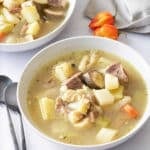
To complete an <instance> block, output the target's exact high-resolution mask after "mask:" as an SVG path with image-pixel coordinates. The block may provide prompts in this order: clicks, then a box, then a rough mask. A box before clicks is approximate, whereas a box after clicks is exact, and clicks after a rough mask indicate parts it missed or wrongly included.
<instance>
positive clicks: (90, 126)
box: [27, 50, 147, 145]
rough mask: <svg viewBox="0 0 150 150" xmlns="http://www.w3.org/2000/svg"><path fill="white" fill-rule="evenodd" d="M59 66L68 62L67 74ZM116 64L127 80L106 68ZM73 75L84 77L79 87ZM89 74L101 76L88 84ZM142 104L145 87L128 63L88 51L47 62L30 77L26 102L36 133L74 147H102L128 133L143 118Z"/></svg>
mask: <svg viewBox="0 0 150 150" xmlns="http://www.w3.org/2000/svg"><path fill="white" fill-rule="evenodd" d="M86 57H87V58H88V61H87V62H86V61H85V60H86ZM84 61H85V62H86V65H85V64H84V63H85V62H84ZM62 64H65V65H66V66H67V65H68V64H71V65H70V66H69V65H68V68H69V67H70V68H69V69H70V70H67V69H68V68H67V69H66V68H63V67H64V66H63V65H62ZM119 64H121V66H123V70H122V71H124V73H125V74H124V77H126V78H121V77H120V76H119V75H120V74H119V75H118V74H115V73H114V72H112V70H113V71H114V70H115V69H116V68H115V69H114V68H113V69H112V68H110V67H112V66H113V65H116V66H117V65H118V66H119ZM87 66H88V67H87ZM118 66H117V67H118ZM56 68H58V70H57V69H56ZM60 68H61V69H62V68H63V69H62V70H61V69H60ZM59 69H60V70H61V71H62V72H61V71H60V72H59ZM71 69H72V70H71ZM64 70H65V71H66V72H64ZM67 71H68V72H69V73H68V72H67ZM70 72H71V73H70ZM57 73H59V75H61V76H59V75H58V74H57ZM63 73H64V76H63ZM92 73H93V74H92ZM76 74H80V75H79V76H80V77H81V76H82V78H81V81H82V85H81V87H80V85H79V83H80V82H78V80H76V81H74V82H73V84H71V83H70V81H71V79H72V78H73V76H77V75H76ZM89 75H90V77H91V76H92V75H97V76H98V75H101V76H102V77H103V78H100V77H101V76H98V77H99V78H95V80H94V79H93V81H91V79H89ZM79 76H77V78H78V77H79ZM94 77H96V76H94ZM87 78H88V79H87ZM96 79H98V80H96ZM109 79H111V80H109ZM68 80H69V81H68ZM100 80H102V81H100ZM94 81H95V82H94ZM112 81H113V83H112ZM77 84H78V85H77ZM118 84H119V85H118ZM69 92H72V93H71V94H70V93H69ZM67 94H68V95H67ZM69 94H70V95H69ZM73 94H75V95H76V96H77V97H76V96H75V95H73ZM82 94H83V95H82ZM90 94H91V95H90ZM72 95H73V96H72ZM85 95H86V96H85ZM85 97H86V98H85ZM89 97H90V98H91V99H90V98H89ZM92 98H93V99H92ZM99 98H100V99H99ZM146 101H147V92H146V86H145V83H144V81H143V79H142V76H141V75H140V74H139V72H138V71H137V70H136V69H135V68H134V67H133V66H132V65H131V64H130V63H128V62H127V61H125V60H124V59H121V58H119V57H117V56H115V55H113V54H110V53H106V52H103V51H91V50H90V51H86V50H85V51H80V52H72V53H69V54H66V55H64V56H61V57H59V58H57V59H55V60H53V61H50V62H49V64H46V65H45V66H44V67H43V68H41V69H40V70H39V72H38V73H37V75H36V76H35V77H34V78H33V81H32V82H31V86H30V88H29V91H28V99H27V103H28V109H29V112H30V116H31V119H32V120H33V122H34V124H35V125H36V126H37V128H39V130H41V131H42V132H43V133H45V134H46V135H48V136H49V137H51V138H53V139H56V140H59V141H61V142H64V143H69V144H77V145H94V144H103V143H107V142H110V141H112V140H115V139H118V138H120V137H122V136H124V135H126V134H127V133H129V132H130V130H132V129H133V128H134V127H135V126H136V124H137V123H138V122H139V120H140V118H141V117H142V115H143V113H144V110H145V107H146ZM84 102H85V103H84ZM48 105H49V106H48ZM50 105H51V106H50ZM81 105H82V107H81ZM47 109H48V110H47ZM50 109H51V112H49V110H50Z"/></svg>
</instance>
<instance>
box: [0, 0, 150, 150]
mask: <svg viewBox="0 0 150 150" xmlns="http://www.w3.org/2000/svg"><path fill="white" fill-rule="evenodd" d="M87 2H88V0H77V6H76V9H75V12H74V14H73V16H72V19H71V20H70V22H69V23H68V25H67V26H66V28H65V29H64V31H63V32H62V33H61V34H60V35H59V36H58V37H57V38H55V39H54V40H53V41H57V40H61V39H63V38H67V37H72V36H79V35H91V32H90V30H89V29H88V23H89V20H88V19H87V18H85V17H84V8H85V7H86V5H87ZM119 41H121V42H123V43H126V44H128V45H130V46H131V47H133V48H135V49H136V50H137V51H138V52H139V53H140V54H141V55H142V56H143V57H144V58H145V59H146V60H147V61H148V62H149V63H150V44H149V41H150V35H139V34H133V33H132V34H131V33H121V34H120V37H119ZM37 52H38V50H36V51H31V52H23V53H4V52H0V74H5V75H8V76H9V77H10V78H12V79H13V81H18V80H19V77H20V75H21V72H22V71H23V68H24V66H25V64H26V63H27V61H28V60H29V59H30V58H31V57H32V56H33V55H34V54H35V53H37ZM137 65H138V64H137ZM5 115H6V113H5V110H4V109H2V108H0V150H13V147H12V145H11V144H12V142H11V138H10V135H9V130H8V124H7V118H6V116H5ZM13 119H14V122H15V126H16V128H17V130H18V129H19V122H18V119H17V116H16V115H13ZM25 132H26V139H27V148H28V150H41V149H44V150H48V149H52V150H56V148H55V147H54V146H53V145H51V146H49V145H47V144H46V142H45V141H44V140H42V139H41V138H40V137H38V136H37V135H36V133H34V132H33V131H32V130H31V128H30V127H28V126H27V125H26V124H25ZM149 139H150V120H148V122H147V123H146V124H145V126H144V127H143V128H142V129H141V130H140V132H138V133H137V134H136V136H135V137H134V138H132V139H130V140H128V141H127V142H125V143H124V144H121V145H120V146H118V147H116V148H114V149H113V150H143V149H144V150H149V149H150V142H149ZM59 149H60V150H61V148H59Z"/></svg>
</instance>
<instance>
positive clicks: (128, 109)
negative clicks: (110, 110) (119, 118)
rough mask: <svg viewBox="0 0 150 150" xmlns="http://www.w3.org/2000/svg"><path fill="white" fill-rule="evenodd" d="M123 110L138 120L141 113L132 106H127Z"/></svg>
mask: <svg viewBox="0 0 150 150" xmlns="http://www.w3.org/2000/svg"><path fill="white" fill-rule="evenodd" d="M122 109H123V110H124V111H125V112H126V113H127V114H128V115H129V116H130V117H131V118H137V117H138V116H139V112H138V111H137V110H136V109H135V108H134V107H133V106H131V105H130V104H126V105H124V106H123V107H122Z"/></svg>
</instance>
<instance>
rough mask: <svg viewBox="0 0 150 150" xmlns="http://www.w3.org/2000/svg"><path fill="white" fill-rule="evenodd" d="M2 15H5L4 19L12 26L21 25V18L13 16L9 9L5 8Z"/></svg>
mask: <svg viewBox="0 0 150 150" xmlns="http://www.w3.org/2000/svg"><path fill="white" fill-rule="evenodd" d="M2 13H3V15H4V17H5V18H6V21H7V22H9V23H12V24H17V23H19V21H20V20H19V18H18V17H17V16H15V15H13V14H11V13H10V12H9V11H8V9H6V8H3V10H2Z"/></svg>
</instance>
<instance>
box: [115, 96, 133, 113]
mask: <svg viewBox="0 0 150 150" xmlns="http://www.w3.org/2000/svg"><path fill="white" fill-rule="evenodd" d="M129 103H131V97H130V96H124V97H123V98H122V99H121V100H119V101H118V102H116V103H115V105H114V109H115V110H117V111H119V110H120V109H121V108H122V107H123V106H124V105H126V104H129Z"/></svg>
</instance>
